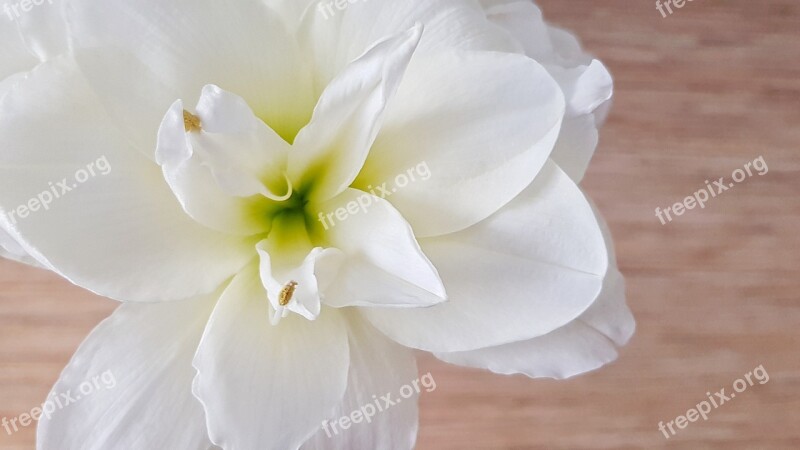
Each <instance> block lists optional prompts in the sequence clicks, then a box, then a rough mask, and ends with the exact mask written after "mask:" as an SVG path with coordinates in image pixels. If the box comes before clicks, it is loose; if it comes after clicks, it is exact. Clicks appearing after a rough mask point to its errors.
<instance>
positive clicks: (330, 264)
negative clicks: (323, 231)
mask: <svg viewBox="0 0 800 450" xmlns="http://www.w3.org/2000/svg"><path fill="white" fill-rule="evenodd" d="M256 249H257V250H258V254H259V257H260V271H261V282H262V283H263V285H264V288H265V289H266V290H267V294H268V297H269V302H270V305H271V308H270V319H271V322H272V323H273V324H277V323H278V322H279V321H280V320H281V319H282V318H284V317H286V316H287V315H288V314H289V312H294V313H296V314H300V315H301V316H303V317H305V318H306V319H308V320H315V319H316V318H317V317H318V316H319V314H320V309H321V304H322V294H321V291H322V290H323V289H324V288H325V287H326V286H327V285H328V284H330V283H331V281H332V280H333V278H334V277H335V276H336V272H337V271H338V266H339V263H340V262H341V252H340V251H339V250H337V249H333V248H327V249H324V248H322V247H318V246H316V247H315V246H314V245H313V244H312V240H311V237H310V236H309V234H308V231H307V229H306V226H305V216H304V214H303V213H302V212H301V211H285V212H283V213H280V214H279V215H278V216H276V217H275V218H274V219H273V221H272V226H271V231H270V234H269V236H268V237H267V239H265V240H263V241H261V242H259V244H258V245H257V246H256Z"/></svg>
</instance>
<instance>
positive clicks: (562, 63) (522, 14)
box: [484, 0, 613, 182]
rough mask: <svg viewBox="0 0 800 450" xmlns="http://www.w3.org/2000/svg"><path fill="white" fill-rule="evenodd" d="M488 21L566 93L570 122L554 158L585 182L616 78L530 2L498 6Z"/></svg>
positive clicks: (502, 0)
mask: <svg viewBox="0 0 800 450" xmlns="http://www.w3.org/2000/svg"><path fill="white" fill-rule="evenodd" d="M484 3H486V0H484ZM487 15H488V17H489V19H490V20H492V21H493V22H494V23H496V24H498V25H499V26H501V27H503V28H504V29H506V30H507V31H508V32H509V33H510V34H511V35H513V36H514V37H515V38H516V39H517V40H519V41H520V43H522V44H523V46H524V47H525V53H526V54H527V55H528V56H530V57H532V58H534V59H536V60H537V61H539V62H541V63H542V64H544V66H545V68H546V69H547V71H548V72H549V73H550V74H551V75H552V76H553V78H554V79H555V80H556V81H557V82H558V84H559V86H560V87H561V89H562V90H563V91H564V95H565V97H566V100H567V109H566V118H565V120H564V125H563V127H562V130H561V134H560V136H559V138H558V142H557V143H556V146H555V148H554V150H553V154H552V156H551V157H552V158H553V160H554V161H555V162H556V163H558V165H559V166H560V167H561V168H562V169H564V171H565V172H566V173H567V174H568V175H569V176H570V177H571V178H572V179H573V180H575V181H576V182H580V180H581V179H582V178H583V176H584V174H585V173H586V169H587V167H588V166H589V162H590V160H591V158H592V155H593V154H594V151H595V149H596V148H597V127H598V126H599V123H600V122H602V120H600V117H595V111H597V110H598V108H602V107H603V106H604V105H607V104H608V103H609V100H610V99H611V96H612V93H613V82H612V80H611V75H610V74H609V73H608V70H606V68H605V67H604V66H603V64H602V63H600V61H597V60H593V59H592V58H591V57H590V56H589V55H587V54H586V53H585V52H583V50H582V49H581V46H580V43H579V42H578V41H577V39H575V37H574V36H572V35H571V34H570V33H568V32H566V31H563V30H559V29H557V28H553V27H551V26H549V25H547V24H546V23H545V21H544V19H543V18H542V13H541V10H539V8H538V7H537V6H536V5H534V4H533V3H531V2H527V1H516V0H498V1H494V2H491V4H490V5H488V6H487ZM599 112H600V111H598V113H599Z"/></svg>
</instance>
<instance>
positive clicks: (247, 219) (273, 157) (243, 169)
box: [156, 86, 292, 236]
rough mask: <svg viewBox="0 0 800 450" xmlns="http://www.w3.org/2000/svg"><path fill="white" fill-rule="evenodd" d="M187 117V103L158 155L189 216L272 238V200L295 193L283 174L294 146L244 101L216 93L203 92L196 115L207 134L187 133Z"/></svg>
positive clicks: (165, 130) (167, 120)
mask: <svg viewBox="0 0 800 450" xmlns="http://www.w3.org/2000/svg"><path fill="white" fill-rule="evenodd" d="M184 111H185V107H184V105H183V102H181V101H176V102H175V103H174V104H173V105H172V107H170V109H169V111H168V112H167V114H166V116H165V117H164V120H163V121H162V123H161V128H160V129H159V134H158V145H157V148H156V161H157V162H158V163H159V164H160V165H161V166H162V169H163V171H164V178H165V179H166V180H167V182H168V183H169V185H170V187H171V188H172V191H173V192H174V193H175V195H176V196H177V198H178V200H179V201H180V203H181V205H182V206H183V209H184V210H185V211H186V213H187V214H189V215H190V216H192V218H194V219H195V220H197V221H198V222H200V223H202V224H204V225H206V226H208V227H210V228H213V229H215V230H217V231H221V232H225V233H230V234H238V235H242V236H248V235H253V234H257V233H263V232H265V231H268V230H269V222H268V221H266V220H265V219H264V217H265V216H266V211H267V210H268V209H269V208H270V205H271V202H270V201H269V199H273V200H285V199H286V198H288V196H289V195H291V192H292V191H291V186H290V185H288V182H287V180H286V177H285V176H284V174H283V171H284V169H285V165H286V157H287V154H288V151H289V144H287V143H286V142H285V141H284V140H283V139H281V138H280V137H279V136H278V135H277V134H275V132H273V131H272V130H271V129H270V128H269V127H267V126H266V125H265V124H264V122H262V121H261V120H260V119H258V118H257V117H255V116H254V115H253V113H252V111H251V110H250V108H249V107H248V106H247V104H246V103H245V102H244V100H242V99H241V98H240V97H238V96H235V95H233V94H230V93H228V92H225V91H222V90H221V89H219V88H218V87H216V86H206V88H204V89H203V95H202V96H201V98H200V102H199V103H198V106H197V108H196V111H195V113H194V114H195V115H196V116H197V117H198V119H199V120H200V123H201V127H202V128H201V129H200V130H194V131H188V132H187V131H186V129H185V125H184ZM265 183H266V184H267V185H268V186H269V187H267V186H265ZM276 191H277V192H276Z"/></svg>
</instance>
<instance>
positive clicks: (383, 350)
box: [301, 317, 435, 450]
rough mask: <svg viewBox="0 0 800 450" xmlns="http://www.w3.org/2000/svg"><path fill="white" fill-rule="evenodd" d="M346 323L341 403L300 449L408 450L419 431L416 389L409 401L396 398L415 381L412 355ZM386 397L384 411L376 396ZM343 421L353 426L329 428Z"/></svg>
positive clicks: (354, 322) (359, 324)
mask: <svg viewBox="0 0 800 450" xmlns="http://www.w3.org/2000/svg"><path fill="white" fill-rule="evenodd" d="M348 324H349V327H348V331H349V336H350V361H351V362H350V375H349V377H348V383H347V391H346V392H345V394H344V400H343V401H342V403H341V404H340V405H339V406H338V407H337V408H336V410H335V411H334V412H333V413H332V414H331V415H330V416H329V417H328V419H327V422H326V424H325V425H323V427H322V429H321V430H319V431H318V432H317V433H316V434H315V435H314V436H313V437H312V438H311V439H310V440H309V441H308V442H306V443H305V444H304V445H303V447H301V448H302V450H353V449H385V450H390V449H391V450H402V449H412V448H414V442H415V441H416V437H417V428H418V427H419V423H418V415H419V408H418V405H417V403H418V397H419V395H418V393H417V391H416V390H415V391H413V393H412V395H411V396H410V397H409V398H402V396H401V395H399V392H400V390H401V389H405V388H404V386H406V385H411V386H413V382H414V381H415V380H417V364H416V360H415V358H414V354H413V353H412V351H411V350H409V349H407V348H405V347H402V346H400V345H397V344H395V343H394V342H392V341H390V340H388V339H386V337H384V336H383V335H381V334H380V333H379V332H377V331H376V330H375V329H374V328H372V327H371V326H369V324H367V323H366V322H364V321H362V320H360V319H358V317H353V318H351V320H349V321H348ZM425 381H427V380H425ZM432 388H435V385H433V386H431V385H430V384H426V385H425V386H424V387H423V386H422V385H420V391H422V390H428V389H432ZM390 393H391V394H392V395H391V398H390V400H392V401H394V402H396V404H395V405H394V406H389V407H388V408H387V409H384V408H385V402H383V401H382V400H381V397H383V396H385V395H386V394H390ZM398 400H399V401H398ZM354 411H358V413H354ZM343 416H350V417H351V418H355V420H356V421H358V422H353V423H352V425H351V426H350V427H349V428H348V429H346V430H344V429H342V428H341V427H340V426H338V425H335V423H336V421H337V420H339V418H340V417H343ZM367 416H369V419H366V418H367ZM334 426H336V427H337V428H335V429H334V428H333V427H334Z"/></svg>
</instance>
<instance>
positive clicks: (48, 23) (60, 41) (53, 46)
mask: <svg viewBox="0 0 800 450" xmlns="http://www.w3.org/2000/svg"><path fill="white" fill-rule="evenodd" d="M9 3H10V2H9ZM17 5H21V3H17ZM29 5H30V3H29ZM66 5H67V2H65V1H58V0H39V4H37V2H33V6H32V7H31V8H30V11H27V12H22V14H20V16H19V18H17V19H16V21H17V23H19V28H20V32H21V33H22V37H23V39H24V40H25V43H26V45H27V46H28V48H29V49H30V51H31V53H32V54H34V55H36V56H37V57H38V58H39V59H40V60H41V61H47V60H49V59H53V58H56V57H58V56H59V55H62V54H64V53H66V52H67V51H68V50H69V47H70V46H69V36H68V34H67V22H66V15H65V9H66Z"/></svg>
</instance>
